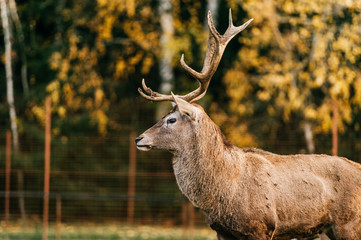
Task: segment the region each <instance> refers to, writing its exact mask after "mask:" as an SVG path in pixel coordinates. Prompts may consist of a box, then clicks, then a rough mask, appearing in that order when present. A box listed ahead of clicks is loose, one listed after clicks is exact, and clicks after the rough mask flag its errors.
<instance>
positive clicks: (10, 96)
mask: <svg viewBox="0 0 361 240" xmlns="http://www.w3.org/2000/svg"><path fill="white" fill-rule="evenodd" d="M0 7H1V20H2V25H3V29H4V42H5V71H6V88H7V89H6V90H7V101H8V105H9V115H10V127H11V132H12V135H13V137H12V139H13V145H14V150H15V151H16V152H17V151H19V135H18V124H17V118H16V111H15V101H14V84H13V72H12V69H11V32H10V26H9V21H8V8H7V4H6V1H5V0H0Z"/></svg>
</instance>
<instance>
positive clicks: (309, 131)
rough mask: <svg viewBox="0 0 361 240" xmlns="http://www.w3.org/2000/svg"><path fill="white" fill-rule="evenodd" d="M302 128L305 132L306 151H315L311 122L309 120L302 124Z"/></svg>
mask: <svg viewBox="0 0 361 240" xmlns="http://www.w3.org/2000/svg"><path fill="white" fill-rule="evenodd" d="M303 130H304V133H305V140H306V146H307V151H308V153H314V152H315V143H314V141H313V134H312V129H311V124H310V123H309V122H306V123H305V125H304V126H303Z"/></svg>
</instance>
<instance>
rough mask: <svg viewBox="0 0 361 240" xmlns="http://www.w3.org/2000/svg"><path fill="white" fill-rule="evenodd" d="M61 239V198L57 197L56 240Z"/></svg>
mask: <svg viewBox="0 0 361 240" xmlns="http://www.w3.org/2000/svg"><path fill="white" fill-rule="evenodd" d="M60 239H61V196H60V195H59V194H57V195H56V240H60Z"/></svg>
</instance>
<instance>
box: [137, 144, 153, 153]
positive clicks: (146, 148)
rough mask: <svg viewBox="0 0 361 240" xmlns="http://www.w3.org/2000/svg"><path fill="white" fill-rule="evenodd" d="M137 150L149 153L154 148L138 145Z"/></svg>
mask: <svg viewBox="0 0 361 240" xmlns="http://www.w3.org/2000/svg"><path fill="white" fill-rule="evenodd" d="M137 148H138V150H140V151H145V152H146V151H149V150H150V149H152V146H151V145H140V144H139V145H138V144H137Z"/></svg>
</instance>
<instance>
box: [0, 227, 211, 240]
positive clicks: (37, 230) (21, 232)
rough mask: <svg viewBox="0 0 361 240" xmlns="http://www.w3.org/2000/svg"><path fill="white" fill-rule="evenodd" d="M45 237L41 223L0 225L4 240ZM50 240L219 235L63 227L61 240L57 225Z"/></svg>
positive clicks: (204, 239) (206, 238)
mask: <svg viewBox="0 0 361 240" xmlns="http://www.w3.org/2000/svg"><path fill="white" fill-rule="evenodd" d="M41 238H42V227H41V224H32V225H31V226H30V225H29V226H25V227H22V226H20V225H16V224H13V225H11V226H10V227H7V228H5V227H4V225H3V224H1V225H0V239H6V240H13V239H14V240H15V239H16V240H39V239H41ZM48 239H49V240H53V239H54V240H65V239H72V240H78V239H79V240H83V239H84V240H95V239H102V240H113V239H114V240H115V239H116V240H123V239H124V240H168V239H172V240H188V239H189V240H190V239H192V240H215V239H216V233H215V232H214V231H212V230H211V229H210V228H194V229H193V230H186V229H183V228H181V227H162V226H129V225H123V224H118V223H105V224H94V223H84V224H79V223H77V224H71V225H68V224H62V226H61V229H60V237H59V238H57V233H56V228H55V225H50V226H49V231H48Z"/></svg>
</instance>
